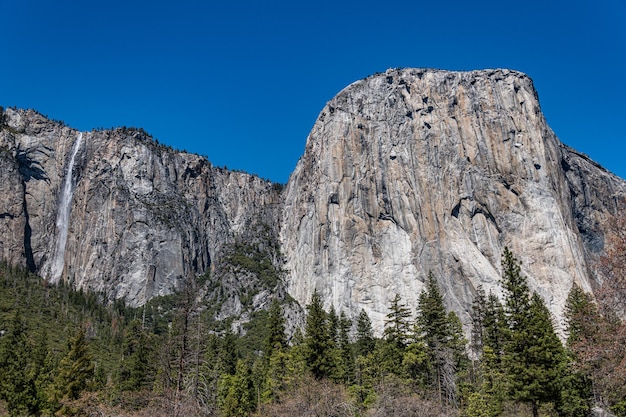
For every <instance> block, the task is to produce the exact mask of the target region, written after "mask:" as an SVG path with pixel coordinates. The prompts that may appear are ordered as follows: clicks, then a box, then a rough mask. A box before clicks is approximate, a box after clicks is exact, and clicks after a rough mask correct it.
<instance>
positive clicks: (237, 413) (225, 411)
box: [218, 360, 256, 417]
mask: <svg viewBox="0 0 626 417" xmlns="http://www.w3.org/2000/svg"><path fill="white" fill-rule="evenodd" d="M218 391H219V408H220V411H221V412H222V414H221V415H222V416H223V417H244V416H248V415H250V413H251V412H252V411H254V409H255V406H256V402H255V395H254V385H253V383H252V373H251V370H250V367H249V366H248V365H247V364H246V363H245V362H244V361H243V360H238V361H237V365H236V371H235V374H234V375H230V374H224V375H222V377H221V378H220V381H219V384H218Z"/></svg>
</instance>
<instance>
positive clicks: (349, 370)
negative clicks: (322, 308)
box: [336, 311, 354, 383]
mask: <svg viewBox="0 0 626 417" xmlns="http://www.w3.org/2000/svg"><path fill="white" fill-rule="evenodd" d="M351 328H352V321H351V320H350V319H348V317H347V316H346V314H345V313H344V312H343V311H342V312H341V314H340V315H339V332H338V335H337V345H336V349H337V353H338V355H337V356H338V358H337V360H336V362H337V364H336V365H337V366H336V368H337V377H338V378H337V379H338V381H340V382H345V383H350V382H351V381H353V380H354V351H353V348H352V344H351V343H350V329H351Z"/></svg>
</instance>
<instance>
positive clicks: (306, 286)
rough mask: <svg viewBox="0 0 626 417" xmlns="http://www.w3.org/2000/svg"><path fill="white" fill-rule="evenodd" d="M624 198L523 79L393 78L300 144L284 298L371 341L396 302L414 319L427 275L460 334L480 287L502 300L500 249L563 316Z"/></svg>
mask: <svg viewBox="0 0 626 417" xmlns="http://www.w3.org/2000/svg"><path fill="white" fill-rule="evenodd" d="M625 191H626V187H625V184H624V181H622V180H621V179H619V178H617V177H615V176H613V175H611V174H610V173H608V172H606V171H605V170H603V169H602V168H601V167H599V166H597V165H596V164H594V163H593V162H591V161H589V159H588V158H586V157H584V156H582V155H580V154H578V153H576V152H574V151H573V150H571V149H569V148H567V147H565V146H564V145H562V144H561V143H560V142H559V141H558V140H557V138H556V137H555V135H554V133H553V132H552V131H551V130H550V129H549V127H548V126H547V124H546V121H545V119H544V117H543V115H542V113H541V110H540V107H539V102H538V99H537V93H536V91H535V90H534V88H533V85H532V82H531V80H530V79H529V78H528V77H527V76H525V75H524V74H521V73H519V72H514V71H507V70H493V71H473V72H446V71H437V70H420V69H406V70H389V71H387V72H386V73H385V74H380V75H376V76H372V77H370V78H368V79H365V80H361V81H357V82H355V83H353V84H352V85H350V86H349V87H347V88H346V89H344V90H343V91H341V92H340V93H339V94H338V95H337V96H336V97H335V98H333V99H332V100H331V101H330V102H328V104H327V105H326V106H325V107H324V109H323V110H322V112H321V114H320V116H319V118H318V120H317V122H316V123H315V125H314V127H313V130H312V132H311V134H310V136H309V138H308V140H307V145H306V150H305V153H304V156H303V157H302V159H301V160H300V161H299V163H298V165H297V167H296V169H295V172H294V173H293V174H292V176H291V178H290V180H289V183H288V185H287V188H286V190H285V202H284V209H283V217H284V221H283V223H282V229H281V238H282V241H283V251H284V253H285V255H286V259H287V265H286V267H287V270H288V271H290V274H291V275H290V280H289V292H290V294H291V295H292V296H294V297H295V298H296V299H297V300H298V301H300V302H304V301H306V300H308V299H310V297H311V294H312V292H313V290H314V289H317V290H318V291H319V292H320V293H322V294H323V296H324V298H325V299H326V302H327V305H328V304H330V303H332V304H334V305H335V308H337V309H342V310H346V311H349V312H350V313H352V314H353V315H354V314H358V311H359V310H360V309H361V308H363V309H365V310H366V311H367V312H368V313H369V315H370V317H371V318H372V320H373V322H374V323H376V324H377V327H378V329H379V330H380V328H381V326H382V324H383V323H384V318H385V315H386V314H387V312H388V306H389V305H390V303H391V301H392V299H393V298H394V297H395V295H396V294H400V295H401V296H402V297H403V299H404V300H405V302H406V303H407V304H408V305H409V306H410V307H411V308H412V309H413V311H415V306H416V301H417V296H418V294H419V293H420V292H421V291H422V288H423V283H424V281H425V279H426V277H427V275H428V273H429V271H431V272H433V274H434V275H435V276H436V277H437V279H438V281H439V283H440V287H441V289H442V291H443V293H444V296H445V299H446V301H447V303H448V305H449V307H451V308H453V309H454V310H455V311H457V312H458V313H460V315H461V318H462V319H463V321H465V322H466V323H467V322H468V319H469V317H468V312H469V308H470V305H471V301H472V299H473V293H474V291H475V289H476V288H477V287H478V286H479V285H480V286H482V287H483V288H484V289H485V290H486V291H494V292H496V293H499V292H500V288H499V284H498V281H499V278H500V269H501V268H500V256H501V253H502V251H503V248H504V246H508V247H509V248H511V250H512V251H513V252H514V253H515V254H516V255H517V256H518V257H520V258H521V260H522V262H523V266H522V267H523V272H524V273H525V274H526V275H527V276H528V278H529V281H530V285H531V287H532V288H533V289H534V290H536V291H538V292H539V293H540V294H541V295H542V296H543V297H544V298H545V299H546V301H547V304H548V305H549V307H550V309H551V311H552V312H553V313H554V314H555V315H556V317H561V313H562V309H563V306H564V302H565V299H566V297H567V294H568V292H569V289H570V288H571V286H572V283H574V282H576V283H578V284H579V285H580V286H582V287H583V288H585V289H587V290H590V289H591V281H590V280H591V279H592V276H593V270H591V269H590V259H591V257H592V256H593V254H594V253H597V252H599V251H601V250H602V236H603V232H602V226H601V223H602V221H601V219H602V217H603V216H606V215H607V213H615V212H617V211H619V210H622V209H624V207H618V206H617V204H618V203H617V201H618V200H617V197H618V196H620V195H622V196H623V195H624V192H625Z"/></svg>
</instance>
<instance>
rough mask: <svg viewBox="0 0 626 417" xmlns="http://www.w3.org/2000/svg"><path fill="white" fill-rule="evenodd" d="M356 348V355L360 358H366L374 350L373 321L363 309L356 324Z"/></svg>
mask: <svg viewBox="0 0 626 417" xmlns="http://www.w3.org/2000/svg"><path fill="white" fill-rule="evenodd" d="M355 348H356V354H357V355H360V356H365V355H367V354H368V353H370V352H372V351H373V350H374V330H373V329H372V321H371V320H370V318H369V316H368V315H367V313H366V312H365V310H363V309H361V313H359V318H358V319H357V323H356V342H355Z"/></svg>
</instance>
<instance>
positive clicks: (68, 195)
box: [49, 132, 83, 282]
mask: <svg viewBox="0 0 626 417" xmlns="http://www.w3.org/2000/svg"><path fill="white" fill-rule="evenodd" d="M82 141H83V134H82V132H80V133H79V134H78V137H77V138H76V141H75V142H74V146H73V147H72V154H71V156H70V161H69V164H68V165H67V170H66V171H65V181H64V182H63V189H62V190H61V200H60V201H59V211H58V213H57V223H56V224H57V241H56V247H55V249H54V257H53V258H52V266H51V267H50V277H49V278H50V280H51V281H52V282H59V279H60V278H61V274H62V273H63V266H64V262H65V261H64V258H65V244H66V243H67V232H68V229H69V223H70V210H71V208H72V198H73V196H74V181H73V178H72V173H73V171H74V159H75V158H76V154H77V153H78V149H79V148H80V144H81V142H82Z"/></svg>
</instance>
